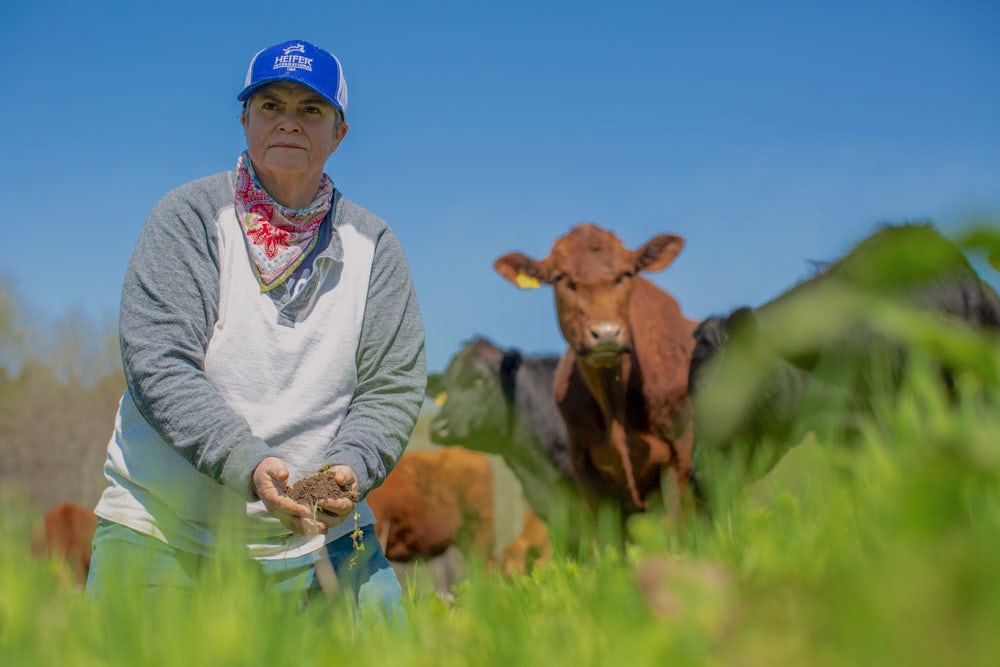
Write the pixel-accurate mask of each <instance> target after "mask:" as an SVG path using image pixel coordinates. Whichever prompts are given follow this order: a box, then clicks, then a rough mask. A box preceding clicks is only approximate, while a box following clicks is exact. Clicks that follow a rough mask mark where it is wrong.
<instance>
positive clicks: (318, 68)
mask: <svg viewBox="0 0 1000 667" xmlns="http://www.w3.org/2000/svg"><path fill="white" fill-rule="evenodd" d="M276 81H291V82H293V83H300V84H302V85H303V86H307V87H309V88H312V89H313V90H315V91H316V92H317V93H319V94H320V95H322V96H323V97H324V98H325V99H326V101H327V102H329V103H330V104H332V105H333V106H335V107H337V108H338V109H340V112H341V113H342V114H344V118H347V82H346V81H344V71H343V69H341V67H340V61H339V60H337V58H336V56H334V55H333V54H332V53H330V52H329V51H324V50H323V49H321V48H319V47H318V46H315V45H313V44H310V43H309V42H307V41H305V40H301V39H293V40H291V41H289V42H282V43H281V44H276V45H275V46H269V47H268V48H266V49H262V50H261V51H258V52H257V55H255V56H254V57H253V59H252V60H251V61H250V67H249V68H248V69H247V79H246V81H245V82H244V83H243V90H242V92H240V94H239V95H238V96H237V97H236V99H238V100H239V101H240V102H245V101H246V100H247V99H249V98H250V96H251V95H253V94H254V93H256V92H257V91H258V90H260V89H261V88H263V87H264V86H266V85H267V84H269V83H275V82H276Z"/></svg>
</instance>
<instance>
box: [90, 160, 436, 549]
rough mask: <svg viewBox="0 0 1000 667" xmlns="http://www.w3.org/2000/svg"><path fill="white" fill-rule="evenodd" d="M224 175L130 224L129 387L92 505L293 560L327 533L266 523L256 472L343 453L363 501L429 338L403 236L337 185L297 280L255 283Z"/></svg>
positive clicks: (406, 415)
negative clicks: (228, 535) (224, 531)
mask: <svg viewBox="0 0 1000 667" xmlns="http://www.w3.org/2000/svg"><path fill="white" fill-rule="evenodd" d="M234 179H235V171H234V172H223V173H220V174H216V175H214V176H209V177H207V178H203V179H200V180H197V181H194V182H192V183H188V184H186V185H184V186H181V187H180V188H177V189H176V190H174V191H172V192H170V193H168V194H167V195H166V196H165V197H163V199H161V200H160V202H158V203H157V205H156V207H155V208H154V209H153V211H152V213H151V215H150V217H149V219H148V221H147V222H146V225H145V227H144V228H143V231H142V233H141V235H140V238H139V240H138V243H137V245H136V248H135V251H134V253H133V255H132V259H131V262H130V264H129V268H128V271H127V274H126V277H125V282H124V287H123V290H122V302H121V320H120V337H121V349H122V361H123V364H124V369H125V379H126V383H127V391H126V393H125V395H124V396H123V397H122V400H121V403H120V405H119V410H118V415H117V417H116V422H115V431H114V434H113V435H112V438H111V441H110V442H109V444H108V459H107V463H106V464H105V475H106V477H107V479H108V486H107V488H106V489H105V491H104V494H103V495H102V497H101V499H100V501H99V502H98V504H97V507H96V512H97V514H98V515H99V516H101V517H103V518H106V519H108V520H111V521H115V522H117V523H121V524H123V525H127V526H129V527H131V528H133V529H135V530H138V531H140V532H143V533H146V534H149V535H153V536H155V537H158V538H160V539H162V540H164V541H166V542H168V543H170V544H174V545H176V546H178V547H180V548H183V549H186V550H191V551H195V552H204V553H208V552H211V551H212V550H213V549H215V548H216V546H217V545H216V542H217V539H218V535H217V532H218V530H219V524H220V522H223V523H225V522H231V523H232V527H233V528H234V529H237V530H239V531H241V535H244V536H245V541H246V548H247V550H248V552H249V554H248V555H251V556H254V557H257V558H280V557H292V556H297V555H302V554H304V553H309V552H311V551H314V550H316V549H318V548H320V547H321V546H322V544H323V536H319V537H317V538H311V539H310V538H304V537H301V536H293V535H291V534H290V533H288V531H287V530H286V529H285V528H284V527H283V526H282V525H281V524H280V522H278V521H277V519H275V518H274V517H272V516H270V515H269V514H268V513H267V512H266V510H265V509H264V507H263V504H262V503H261V502H260V501H259V500H257V499H256V495H255V493H254V491H253V487H252V482H251V475H252V472H253V470H254V468H255V467H256V466H257V465H258V464H259V463H260V461H261V460H263V459H264V458H265V457H267V456H278V457H279V458H281V459H282V460H284V461H285V463H286V464H287V465H288V466H289V469H290V470H291V477H290V478H289V483H293V482H295V481H297V480H298V479H300V478H302V477H304V476H306V475H309V474H311V473H313V472H316V471H318V470H319V469H320V467H321V466H323V465H329V464H334V463H342V464H346V465H349V466H350V467H351V468H352V469H353V470H354V472H355V474H356V475H357V477H358V483H359V487H360V491H361V493H362V495H364V494H367V493H368V491H370V490H371V489H372V488H374V487H376V486H378V485H379V484H381V483H382V481H383V480H384V479H385V476H386V475H387V474H388V473H389V472H390V471H391V470H392V468H393V466H395V464H396V461H397V460H398V459H399V457H400V455H401V454H402V451H403V448H404V447H405V446H406V443H407V442H408V440H409V437H410V433H411V431H412V429H413V426H414V424H415V422H416V417H417V414H418V412H419V409H420V405H421V403H422V400H423V390H424V383H425V381H426V365H425V359H424V331H423V325H422V323H421V319H420V312H419V309H418V307H417V302H416V297H415V294H414V289H413V285H412V282H411V278H410V273H409V268H408V265H407V262H406V258H405V256H404V254H403V250H402V247H401V246H400V244H399V241H398V239H397V237H396V236H395V234H394V233H393V232H392V230H391V229H390V228H389V227H388V226H387V225H386V223H385V222H384V221H383V220H381V219H380V218H378V217H376V216H374V215H372V214H371V213H369V212H368V211H366V210H365V209H363V208H361V207H359V206H357V205H355V204H353V203H351V202H350V201H348V200H347V199H345V198H343V196H342V195H341V194H340V192H339V191H335V193H334V203H333V208H332V211H331V214H330V218H328V220H327V221H325V222H324V223H323V224H324V226H327V225H329V227H327V228H326V229H324V233H323V234H322V235H321V241H324V240H325V241H326V243H325V244H323V245H321V244H318V245H317V247H316V249H315V250H314V251H313V254H312V256H311V257H310V258H309V259H307V260H306V262H307V263H309V266H308V270H307V271H306V272H304V273H303V274H302V275H303V278H302V279H301V280H299V281H297V282H296V284H295V286H294V289H293V290H289V289H287V288H286V287H284V286H282V287H279V288H278V289H277V290H275V291H273V292H270V293H266V294H265V293H261V292H260V289H259V284H258V283H257V278H256V275H255V273H254V270H253V267H252V265H251V260H250V258H249V254H248V253H247V249H246V245H245V240H244V237H243V233H242V230H241V229H240V226H239V222H238V221H237V219H236V216H235V213H234V207H233V200H234V182H235V180H234ZM359 512H360V514H361V518H360V520H359V524H365V523H371V522H372V521H373V520H374V519H373V517H372V515H371V512H370V510H369V509H368V507H367V504H366V503H364V502H362V503H361V504H360V505H359ZM234 517H238V519H237V518H234ZM353 528H354V523H353V522H351V521H348V522H346V523H345V524H342V525H341V526H339V527H337V528H336V529H334V530H332V531H330V533H328V534H327V535H326V541H330V540H332V539H336V538H337V537H340V536H342V535H343V534H346V533H347V532H349V531H350V530H352V529H353Z"/></svg>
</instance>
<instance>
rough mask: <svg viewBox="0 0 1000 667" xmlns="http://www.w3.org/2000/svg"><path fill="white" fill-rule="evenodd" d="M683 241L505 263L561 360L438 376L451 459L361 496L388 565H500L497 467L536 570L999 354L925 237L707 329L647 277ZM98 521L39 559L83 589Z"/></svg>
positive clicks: (437, 459) (908, 237)
mask: <svg viewBox="0 0 1000 667" xmlns="http://www.w3.org/2000/svg"><path fill="white" fill-rule="evenodd" d="M683 245H684V241H683V239H682V238H680V237H679V236H676V235H672V234H660V235H657V236H655V237H653V238H652V239H650V240H649V241H647V242H646V243H645V244H643V245H642V246H640V247H639V248H637V249H634V250H633V249H629V248H627V247H626V246H625V245H624V244H623V243H622V242H621V240H620V239H619V238H618V237H617V236H616V235H615V234H614V233H612V232H610V231H607V230H605V229H602V228H600V227H598V226H596V225H593V224H590V223H584V224H581V225H578V226H576V227H574V228H573V229H571V230H570V232H569V233H568V234H566V235H565V236H563V237H561V238H559V239H557V240H556V242H555V244H554V245H553V247H552V249H551V252H550V253H549V255H548V256H547V257H545V258H544V259H541V260H536V259H533V258H531V257H528V256H526V255H524V254H522V253H508V254H505V255H503V256H501V257H499V258H498V259H497V260H496V261H495V263H494V268H495V269H496V271H497V272H498V273H499V274H500V275H501V276H502V277H504V278H506V279H507V280H509V281H510V282H512V283H514V284H515V285H516V286H518V287H520V288H533V287H539V286H541V285H542V284H546V285H550V286H552V289H553V292H554V296H555V309H556V314H557V318H558V322H559V327H560V330H561V331H562V334H563V336H564V338H565V340H566V343H567V346H566V349H565V351H564V352H563V354H562V355H561V356H551V357H550V356H530V355H523V354H521V353H520V352H519V351H517V350H514V349H503V348H501V347H498V346H497V345H495V344H494V343H493V342H491V341H489V340H486V339H484V338H475V339H473V340H471V341H469V342H468V343H466V344H465V345H464V346H463V347H462V349H460V350H459V351H458V352H457V353H456V354H455V355H454V356H453V358H452V359H451V361H450V362H449V364H448V366H447V368H446V369H445V371H444V372H443V373H441V374H435V375H432V376H430V377H429V378H428V384H427V391H428V395H430V396H432V397H435V402H436V403H437V404H438V406H439V409H438V411H437V413H436V414H435V415H434V417H433V420H432V422H431V424H430V438H431V440H432V441H433V442H434V443H436V444H438V445H441V447H440V448H438V449H435V450H433V451H429V452H420V451H407V452H406V453H404V455H403V457H402V458H401V459H400V460H399V462H398V464H397V466H396V468H395V469H394V470H393V472H392V473H391V474H390V475H389V476H388V477H387V479H386V480H385V482H384V484H383V485H382V486H381V487H379V488H377V489H375V490H373V491H372V492H371V493H370V494H369V496H368V502H369V504H370V505H371V507H372V510H373V512H374V513H375V515H376V518H377V520H378V524H377V531H378V533H379V536H380V539H381V541H382V543H383V545H384V547H385V551H386V554H387V556H388V557H389V558H390V559H391V560H396V561H408V560H414V559H426V558H430V557H433V556H437V555H439V554H441V553H443V552H444V551H445V550H446V549H448V548H449V547H451V546H453V545H455V544H460V545H462V548H463V549H465V550H467V553H471V554H474V555H475V556H476V557H477V558H481V559H482V560H483V561H484V562H492V561H493V560H494V559H493V554H494V532H493V502H494V500H493V497H494V493H493V479H492V474H491V468H490V464H489V460H488V458H487V456H486V455H487V454H492V455H497V456H499V457H501V458H502V460H503V462H504V463H505V464H506V466H507V467H508V468H509V469H510V470H511V471H512V472H513V474H514V475H515V476H516V477H517V479H518V481H519V482H520V484H521V487H522V489H523V493H524V499H525V501H526V502H527V504H528V506H529V508H530V509H529V511H528V512H527V513H526V516H525V519H524V526H523V530H522V532H521V535H520V536H518V538H517V539H516V540H514V541H513V542H512V543H511V544H508V545H505V547H504V549H503V552H502V556H501V558H500V559H499V561H498V562H497V563H496V565H497V566H498V567H499V568H501V570H502V571H503V572H504V573H505V574H507V575H512V574H514V573H525V572H527V571H528V570H529V569H530V568H532V567H534V566H536V565H538V564H540V563H543V562H544V561H545V559H546V558H547V557H548V555H549V553H550V551H551V548H552V539H551V538H552V537H553V535H552V531H565V534H563V535H562V536H561V537H563V538H565V539H564V540H562V541H561V543H562V544H567V545H572V544H573V543H574V538H575V537H579V535H581V534H585V532H586V529H587V527H588V526H590V527H592V526H593V524H594V522H595V521H596V520H597V516H598V513H599V512H600V511H602V508H611V509H612V510H613V511H614V512H615V513H616V514H617V516H618V517H619V519H621V520H622V526H624V525H625V523H624V519H625V518H626V517H627V516H629V515H631V514H634V513H636V512H643V511H647V510H648V509H650V508H651V507H653V506H654V505H655V506H657V507H658V508H659V509H661V510H662V511H663V513H664V515H665V516H666V517H668V518H669V519H671V520H678V521H680V520H684V519H685V518H687V517H690V516H692V515H693V514H694V513H709V514H710V513H711V509H712V508H711V501H710V499H711V498H712V493H711V491H712V487H713V483H714V482H715V480H716V475H717V473H719V472H720V471H721V470H723V469H722V468H720V467H719V466H725V467H726V469H736V470H738V471H740V472H741V474H742V475H744V477H745V478H752V477H754V476H760V475H762V474H764V473H765V472H766V471H767V470H768V469H769V468H770V467H772V466H773V465H774V464H775V463H776V462H777V461H778V460H779V459H780V458H781V456H782V454H783V453H784V451H785V450H786V449H787V448H788V446H790V444H792V443H794V442H797V441H799V439H800V438H798V436H801V435H803V433H801V431H802V430H803V429H816V428H834V429H836V435H837V436H838V437H839V438H850V437H851V435H852V428H854V427H855V426H856V425H857V424H858V423H859V419H860V418H862V417H863V416H864V415H865V414H870V413H871V412H872V410H874V407H875V403H876V401H877V400H880V399H881V398H884V397H885V396H887V395H888V396H891V393H892V391H893V389H894V388H898V386H899V384H900V383H901V382H902V378H903V377H904V375H905V371H906V368H907V362H908V360H909V359H910V358H911V355H912V354H913V353H914V351H915V350H914V344H913V341H914V340H915V339H920V340H926V339H934V335H935V332H939V331H942V330H944V331H947V332H950V333H953V332H959V333H962V335H965V336H967V337H970V340H974V341H976V342H977V343H978V344H980V345H981V346H982V347H983V349H987V350H991V349H992V350H995V349H996V345H997V344H998V343H1000V297H998V295H997V293H996V292H995V291H994V290H993V289H992V288H991V287H990V286H989V285H988V284H987V283H986V282H984V281H983V280H982V279H981V278H980V276H979V275H978V274H977V273H976V271H975V270H974V269H973V267H972V266H971V265H970V263H969V262H968V260H967V259H966V257H965V255H964V254H963V253H962V252H961V250H960V249H959V248H958V247H957V246H956V245H955V244H954V243H953V242H951V241H950V240H948V239H947V238H945V237H944V236H943V235H941V234H940V233H939V232H938V231H937V230H935V229H934V227H933V226H932V225H930V224H902V225H887V226H883V227H881V228H879V229H878V230H877V231H875V232H874V233H873V234H871V235H870V236H869V237H867V238H865V239H863V240H862V241H861V242H860V243H859V244H858V245H856V246H855V247H854V248H853V249H851V250H850V251H849V252H848V253H846V254H845V255H844V256H843V257H841V258H839V259H837V260H836V261H834V262H832V263H830V264H829V265H827V266H825V267H823V268H822V269H819V270H817V272H816V274H815V275H814V276H813V277H811V278H809V279H807V280H805V281H803V282H801V283H799V284H797V285H795V286H794V287H792V288H791V289H789V290H788V291H787V292H785V293H783V294H781V295H779V296H778V297H777V298H775V299H773V300H771V301H769V302H768V303H766V304H763V305H761V306H758V307H756V308H749V307H740V308H737V309H735V310H733V311H732V312H730V313H729V314H727V315H725V316H714V317H709V318H707V319H705V320H704V321H700V322H699V321H695V320H691V319H689V318H687V317H685V316H684V314H683V312H682V309H681V307H680V305H679V304H678V303H677V300H676V299H675V298H674V297H672V296H671V295H670V294H668V293H667V292H666V291H664V290H663V289H661V288H659V287H658V286H656V285H655V284H653V283H652V282H651V281H649V280H647V279H646V278H644V277H643V276H642V275H641V274H642V273H643V272H652V271H660V270H663V269H665V268H666V267H667V266H669V265H670V264H671V263H672V262H673V261H674V259H675V258H676V257H677V255H678V253H680V251H681V249H682V248H683ZM906 327H911V328H913V329H914V330H916V329H919V335H917V336H915V337H908V336H907V335H906V333H907V332H906V331H905V329H906ZM935 340H936V339H935ZM918 347H919V346H918ZM941 350H942V346H941V345H940V344H939V343H938V344H934V343H933V342H932V344H928V345H926V346H924V347H923V348H920V353H921V354H924V356H926V355H927V354H928V353H929V354H930V356H931V357H932V362H933V363H935V364H936V366H937V371H938V372H939V373H940V377H941V383H942V387H943V388H944V390H945V391H946V392H950V391H952V390H953V389H954V378H955V375H956V373H958V372H961V371H962V370H963V368H962V367H961V362H960V360H959V359H958V357H957V356H956V355H949V354H947V353H941ZM935 353H939V354H936V356H935ZM994 379H995V378H994ZM797 438H798V439H797ZM95 526H96V522H95V521H94V520H93V515H92V513H91V512H90V511H89V510H86V509H84V508H79V507H76V508H74V507H72V506H71V505H63V506H59V507H57V508H54V509H53V510H52V511H50V512H49V514H47V515H46V517H45V518H44V519H43V522H41V523H40V524H39V525H38V527H36V530H35V532H34V534H33V538H32V548H33V550H34V552H35V553H36V555H39V556H47V555H51V554H55V555H58V556H60V557H63V558H65V559H68V560H70V561H71V562H72V563H73V566H72V567H73V571H74V573H75V574H76V575H77V577H78V578H79V577H85V576H86V567H87V564H88V562H89V542H90V539H91V537H92V536H93V530H94V527H95ZM78 580H79V579H78Z"/></svg>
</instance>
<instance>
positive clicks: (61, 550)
mask: <svg viewBox="0 0 1000 667" xmlns="http://www.w3.org/2000/svg"><path fill="white" fill-rule="evenodd" d="M96 532H97V515H96V514H94V513H93V512H92V511H91V510H89V509H87V508H86V507H81V506H80V505H77V504H76V503H73V502H64V503H59V504H58V505H56V506H55V507H53V508H52V509H50V510H49V511H48V512H46V513H45V516H43V517H42V518H41V519H39V521H38V523H36V524H35V526H34V528H33V529H32V531H31V553H32V555H33V556H35V557H36V558H58V559H59V560H61V561H62V562H64V563H66V565H68V566H69V568H70V570H71V571H72V573H73V579H74V581H75V582H76V585H77V586H79V587H83V586H84V585H86V583H87V574H88V573H89V572H90V554H91V542H93V540H94V534H95V533H96Z"/></svg>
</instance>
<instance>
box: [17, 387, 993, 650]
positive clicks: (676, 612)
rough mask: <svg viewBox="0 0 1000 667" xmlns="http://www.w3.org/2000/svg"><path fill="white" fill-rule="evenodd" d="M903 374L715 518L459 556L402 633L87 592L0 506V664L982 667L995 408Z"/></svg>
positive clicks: (219, 593) (247, 606)
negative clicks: (459, 567)
mask: <svg viewBox="0 0 1000 667" xmlns="http://www.w3.org/2000/svg"><path fill="white" fill-rule="evenodd" d="M933 377H934V376H933V374H931V373H930V372H926V371H921V372H914V373H912V374H911V375H910V376H909V377H908V378H907V380H906V383H905V385H904V387H903V390H902V391H901V392H900V394H899V395H898V397H897V398H896V399H895V400H894V401H893V403H892V404H891V405H885V406H882V407H881V409H880V410H879V412H878V414H877V415H876V416H875V417H874V418H873V419H871V420H870V421H869V422H867V423H865V424H864V425H863V434H864V437H863V440H862V442H861V443H860V444H859V445H858V446H855V447H853V448H850V449H846V448H844V447H841V446H838V445H837V444H836V443H828V442H822V441H820V440H819V439H817V437H816V436H815V435H810V436H808V437H807V438H806V440H805V441H803V442H802V443H800V444H799V445H798V446H796V447H793V448H792V449H791V450H790V451H789V453H788V455H787V456H786V457H785V458H784V459H783V460H782V462H781V463H780V464H779V465H778V466H777V467H776V468H774V469H773V470H772V471H771V473H770V474H769V475H768V476H767V477H765V478H764V479H762V480H761V481H759V482H757V483H755V484H753V485H752V486H748V487H746V488H742V489H739V490H734V492H733V493H732V494H731V496H730V498H729V500H728V501H727V504H726V506H725V507H724V508H721V509H720V511H719V512H718V513H717V515H716V516H715V518H714V519H713V520H711V521H708V520H706V521H703V522H693V523H692V524H690V525H688V526H686V527H685V528H684V529H683V530H680V531H676V530H668V529H667V528H666V527H665V524H664V523H663V521H661V517H659V516H657V515H654V514H650V515H645V516H642V517H638V518H636V519H635V520H634V521H633V524H632V529H633V532H634V533H635V536H636V541H635V544H634V545H633V546H630V547H629V548H628V549H627V550H626V551H625V552H624V553H622V552H619V551H616V550H613V549H596V550H595V551H594V552H593V553H592V554H591V555H590V556H589V557H587V558H585V559H582V560H580V561H576V562H571V561H568V560H566V559H562V558H557V559H555V561H554V562H552V563H550V564H549V565H548V566H546V567H544V568H541V569H539V570H536V571H535V572H534V573H533V575H532V576H531V577H529V578H525V579H518V580H515V581H511V582H507V581H504V580H502V579H500V578H499V577H498V576H497V575H495V574H493V573H489V572H486V571H484V570H482V569H474V570H473V572H472V574H471V576H470V578H469V579H468V581H467V582H466V583H465V584H463V585H462V587H461V588H460V590H459V591H458V600H459V601H458V603H457V604H456V605H454V606H448V605H446V604H445V603H444V602H442V601H440V600H439V599H437V598H436V597H434V596H430V595H428V596H424V595H419V594H418V595H414V596H412V597H409V598H408V599H407V600H406V607H407V613H408V622H407V623H406V625H405V626H404V627H403V628H401V629H398V630H393V629H389V628H386V627H382V626H378V625H365V624H364V623H361V622H359V621H358V619H355V618H353V617H352V616H351V615H350V614H349V613H348V612H347V611H346V610H345V608H344V606H343V605H341V606H339V607H337V608H335V609H333V610H332V611H330V610H327V609H326V608H323V607H321V606H315V607H312V608H310V609H307V610H305V611H302V610H300V609H298V608H297V607H295V606H293V605H291V604H290V603H289V602H287V601H282V600H279V599H261V597H260V596H259V595H257V594H256V593H255V592H254V591H255V587H254V581H253V577H252V576H251V575H250V574H249V573H246V572H240V571H239V570H238V569H236V570H228V571H221V572H217V573H214V574H212V575H210V576H207V577H206V581H205V584H204V587H203V590H202V591H201V592H200V594H199V595H198V596H197V597H195V598H194V599H190V600H184V601H174V602H170V601H163V600H161V601H153V600H148V599H144V598H143V597H142V596H141V595H140V594H138V593H137V592H136V591H135V590H133V589H131V588H130V587H129V586H128V573H127V572H123V573H122V577H123V578H122V586H121V590H120V591H119V594H118V595H117V596H116V597H115V598H114V599H113V600H111V601H108V602H107V603H104V604H95V603H92V602H91V601H89V600H88V599H86V598H84V597H83V596H82V595H81V594H80V593H78V592H76V591H74V590H72V589H71V588H69V587H68V586H66V585H65V583H63V581H62V580H61V579H60V577H59V576H58V575H59V569H58V567H56V566H55V565H54V564H50V563H43V562H37V561H34V560H32V559H31V558H30V556H29V553H28V530H29V525H28V523H29V520H30V519H31V518H33V517H26V516H24V515H23V514H22V513H20V512H19V509H18V505H17V503H16V502H14V501H10V500H9V501H7V502H4V503H3V505H2V513H0V664H3V665H62V666H65V667H71V666H74V665H81V666H82V665H129V666H132V665H178V667H180V666H182V665H184V666H187V665H215V666H223V665H249V664H282V665H295V664H300V663H302V664H310V665H343V664H345V663H347V664H357V663H362V662H371V661H374V662H375V663H376V664H378V663H382V664H392V665H436V666H446V665H504V666H505V667H506V666H509V665H535V664H546V665H581V664H582V665H619V664H631V665H662V664H671V665H688V664H690V665H806V664H808V665H859V664H870V665H888V664H908V665H995V664H997V662H998V660H1000V633H997V632H996V629H997V625H998V622H1000V559H998V554H1000V400H998V397H997V395H996V392H995V391H994V390H992V389H989V388H986V387H982V386H976V387H972V388H966V390H964V391H960V392H959V397H958V402H957V404H956V405H950V404H949V402H948V401H947V400H946V399H945V397H944V395H943V393H942V391H941V389H940V387H939V383H937V382H935V381H934V379H933Z"/></svg>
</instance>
